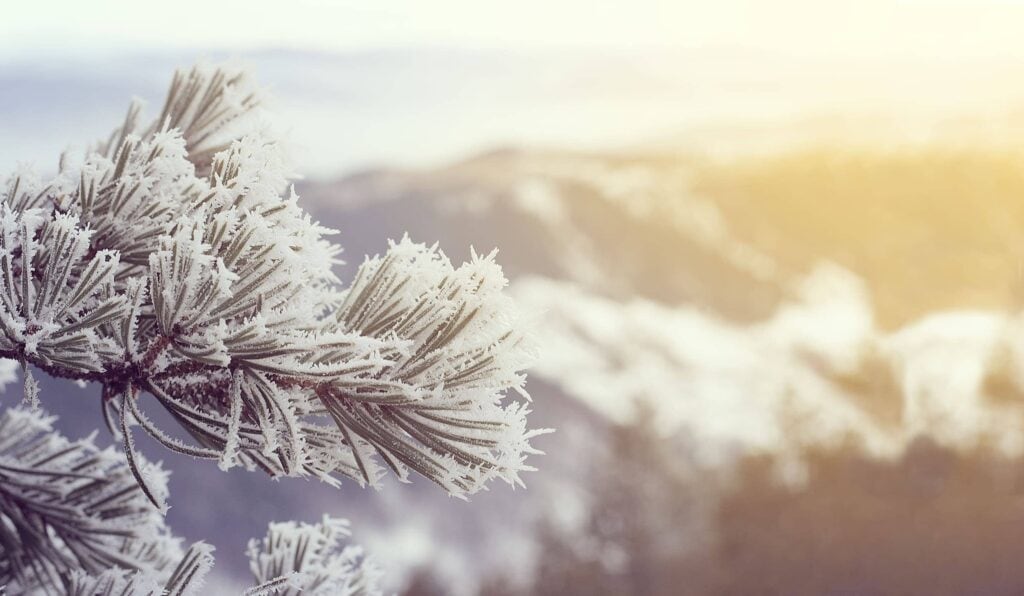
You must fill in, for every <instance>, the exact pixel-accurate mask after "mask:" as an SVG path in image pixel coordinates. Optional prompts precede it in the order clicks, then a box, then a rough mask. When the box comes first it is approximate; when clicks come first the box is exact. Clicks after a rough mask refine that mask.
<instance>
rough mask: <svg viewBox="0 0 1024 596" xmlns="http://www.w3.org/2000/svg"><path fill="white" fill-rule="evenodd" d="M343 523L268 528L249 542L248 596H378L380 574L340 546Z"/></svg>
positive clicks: (356, 551) (345, 529)
mask: <svg viewBox="0 0 1024 596" xmlns="http://www.w3.org/2000/svg"><path fill="white" fill-rule="evenodd" d="M349 535H350V532H349V529H348V521H347V520H344V519H338V518H332V517H330V516H324V518H323V520H322V521H321V522H320V523H318V524H297V523H295V522H287V523H275V524H270V528H269V529H268V531H267V536H266V537H265V538H264V539H263V540H260V541H258V540H252V541H250V542H249V551H248V554H249V561H250V563H249V565H250V568H251V569H252V573H253V575H254V576H255V578H256V581H257V582H258V584H257V585H256V586H254V587H253V588H252V589H250V590H248V591H247V592H246V594H247V595H248V596H257V595H263V594H281V595H283V596H298V595H299V594H311V595H317V594H319V595H323V596H327V595H330V596H371V595H375V594H381V593H382V592H381V589H380V586H379V583H378V582H379V580H380V575H381V573H380V570H379V569H378V568H377V566H376V565H375V564H374V563H373V562H372V561H370V560H368V559H367V558H366V557H365V556H364V555H363V551H362V549H361V548H359V547H357V546H351V545H349V546H343V545H342V540H344V539H346V538H348V537H349Z"/></svg>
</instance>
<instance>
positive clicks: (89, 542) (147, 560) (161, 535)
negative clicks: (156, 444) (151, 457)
mask: <svg viewBox="0 0 1024 596" xmlns="http://www.w3.org/2000/svg"><path fill="white" fill-rule="evenodd" d="M52 422H53V419H52V418H49V417H46V416H44V415H42V414H40V413H38V412H34V411H29V410H22V409H17V408H10V409H7V410H6V411H4V413H3V415H2V416H0V585H6V586H7V589H8V593H11V594H20V593H42V594H62V593H64V588H63V586H64V582H65V581H66V580H67V578H68V577H69V576H70V575H71V573H72V572H78V573H86V574H99V573H101V572H103V571H105V570H107V569H110V568H112V567H118V568H121V569H124V570H134V571H141V572H145V573H147V574H149V575H151V576H153V577H155V578H157V579H162V578H166V577H167V575H168V574H169V573H170V571H171V568H173V565H174V562H175V561H176V560H177V559H179V558H180V557H181V547H180V541H179V540H178V539H176V538H174V537H173V536H171V534H170V532H169V531H168V529H167V527H166V526H165V525H164V518H163V516H162V515H160V514H159V513H158V512H157V511H155V510H154V509H153V507H152V506H151V505H150V504H149V503H148V502H147V500H146V497H145V496H144V495H143V494H142V491H141V490H140V488H139V486H138V485H137V484H136V482H135V479H134V478H133V477H132V473H131V472H130V471H129V469H128V466H127V464H126V463H125V461H124V458H123V457H121V456H120V455H119V454H118V453H116V452H114V451H113V450H110V449H106V450H101V449H97V448H96V447H95V446H94V445H93V443H92V441H91V440H90V439H87V440H83V441H76V442H71V441H68V440H67V439H65V438H63V437H61V436H60V435H59V434H57V433H55V432H53V430H52ZM138 465H139V467H140V468H142V469H143V470H145V471H146V473H147V474H148V475H149V478H150V485H151V486H152V488H153V490H155V491H157V493H158V494H160V495H163V494H165V493H166V490H167V486H166V475H165V474H164V473H163V472H161V471H160V470H159V469H158V468H155V467H154V466H152V465H151V464H148V463H146V462H145V461H141V460H140V461H139V462H138Z"/></svg>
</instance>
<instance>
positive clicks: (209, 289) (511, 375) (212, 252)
mask: <svg viewBox="0 0 1024 596" xmlns="http://www.w3.org/2000/svg"><path fill="white" fill-rule="evenodd" d="M258 105H259V93H258V92H257V91H256V90H255V87H254V86H253V85H252V83H251V82H250V81H249V79H248V78H247V77H246V76H245V75H244V74H242V73H240V72H234V71H229V70H225V69H221V68H209V67H197V68H194V69H192V70H190V71H187V72H185V71H182V72H179V73H178V74H177V75H175V78H174V81H173V83H172V85H171V89H170V91H169V93H168V96H167V99H166V102H165V104H164V106H163V108H162V109H161V111H160V115H159V117H158V118H157V119H156V120H155V121H154V122H152V123H151V124H149V125H147V126H141V125H140V124H139V121H140V114H141V107H140V106H139V105H138V104H132V106H131V108H130V109H129V111H128V115H127V116H126V118H125V120H124V123H123V124H122V125H121V126H120V127H119V128H117V129H115V131H114V132H113V133H112V134H111V136H110V138H109V139H108V140H107V141H106V142H104V143H101V144H99V145H97V146H96V147H95V148H94V149H93V150H91V151H90V152H88V153H87V154H86V155H85V156H84V157H83V159H82V160H81V164H80V165H77V166H71V165H68V164H69V162H70V161H71V160H69V159H62V160H61V162H62V167H61V171H60V172H59V173H58V175H57V176H56V177H55V178H54V179H52V180H50V181H47V182H43V181H41V180H39V179H37V178H35V177H33V176H31V175H30V174H26V173H19V174H16V175H14V176H12V177H11V178H10V180H9V181H8V183H7V186H6V192H4V194H3V196H2V199H3V200H2V204H0V332H2V333H0V356H5V357H8V358H13V359H15V360H18V361H20V362H21V363H22V364H23V366H25V367H26V368H28V369H29V370H30V369H31V368H33V367H35V368H38V369H41V370H42V371H44V372H46V373H48V374H51V375H55V376H60V377H67V378H73V379H81V380H90V381H97V382H99V383H101V384H102V386H103V388H104V390H103V404H104V408H105V410H107V412H108V414H109V418H110V420H120V424H117V423H112V424H111V426H113V427H117V426H120V427H123V428H122V430H123V431H124V432H123V434H124V442H125V449H126V451H127V452H128V455H129V456H131V455H132V450H133V445H132V438H131V431H130V427H132V426H134V425H136V424H137V425H139V426H141V427H142V428H143V429H144V431H145V432H147V433H149V434H151V435H153V436H154V437H155V438H156V439H157V440H158V441H160V442H161V443H162V444H164V445H165V446H167V447H168V448H170V449H173V450H175V451H179V452H182V453H186V454H189V455H192V456H195V457H199V458H205V459H213V460H217V461H218V462H219V463H220V465H221V467H222V468H225V469H226V468H229V467H231V466H234V465H238V464H241V465H244V466H247V467H249V468H260V469H263V470H265V471H266V472H267V473H269V474H271V475H274V476H307V475H309V476H315V477H318V478H320V479H322V480H324V481H326V482H329V483H337V481H338V477H340V476H347V477H350V478H354V479H356V480H357V481H359V482H360V483H365V484H371V485H375V484H376V483H377V481H378V479H379V478H380V476H381V473H382V470H383V469H385V468H390V469H392V470H394V471H395V472H396V473H397V474H398V476H399V477H400V478H401V479H403V480H405V479H407V478H408V474H409V471H414V472H416V473H418V474H420V475H422V476H425V477H427V478H429V479H431V480H433V481H435V482H436V483H438V484H439V485H441V486H442V487H444V488H445V489H446V490H448V491H449V492H451V493H452V494H455V495H463V494H468V493H472V492H474V491H476V490H478V489H480V488H482V487H483V486H484V485H485V484H486V483H487V481H489V480H491V479H493V478H502V479H504V480H506V481H509V482H512V483H517V482H519V476H518V474H519V472H521V471H523V470H529V469H530V468H529V467H528V466H527V465H526V464H525V462H524V460H525V456H526V455H527V454H529V453H535V451H534V450H533V449H532V448H531V447H530V445H529V439H530V438H531V437H533V436H534V435H536V434H537V431H530V430H528V429H527V426H526V420H525V417H526V414H527V412H528V410H527V408H526V407H525V405H524V404H523V403H522V402H517V401H507V400H506V398H505V392H506V390H508V389H515V390H518V391H520V392H521V391H522V389H523V384H524V381H525V378H524V376H523V375H522V374H521V372H520V371H522V369H523V368H524V367H525V366H527V365H528V363H529V362H530V360H531V358H532V356H533V347H532V344H531V343H530V341H529V338H528V335H526V334H525V333H524V332H523V322H522V320H521V319H520V317H519V316H518V315H517V314H516V310H515V307H514V305H513V304H512V303H511V302H510V301H509V299H508V298H507V297H506V296H505V295H504V294H503V293H502V289H503V287H504V285H505V279H504V277H503V275H502V274H501V269H500V268H499V267H498V266H497V265H496V264H495V262H494V260H493V256H488V257H484V258H481V257H476V256H474V258H473V260H472V261H471V262H470V263H467V264H464V265H462V266H460V267H454V266H453V265H452V264H451V263H450V262H449V261H448V259H447V258H445V257H444V256H443V254H441V253H440V252H439V251H438V250H437V249H436V248H427V247H425V246H423V245H418V244H414V243H412V242H411V241H409V240H408V239H403V240H402V241H400V242H398V243H394V244H392V246H391V248H390V250H389V251H388V252H387V254H386V255H385V256H383V257H378V258H373V259H368V260H367V261H366V263H365V264H364V265H363V267H362V268H361V269H360V271H359V274H358V277H357V279H356V280H355V282H354V283H353V284H352V286H351V287H350V288H348V289H347V290H344V289H343V288H342V286H341V285H340V283H339V280H338V279H337V278H336V277H335V275H334V273H333V271H332V266H333V265H334V264H335V263H337V262H338V261H337V257H338V254H339V253H340V250H341V249H340V248H339V247H338V246H337V245H335V244H333V243H332V242H331V241H329V240H328V239H327V236H328V234H330V233H331V231H330V230H327V229H325V228H323V227H322V226H320V225H319V224H317V223H316V222H314V221H313V220H312V219H311V218H310V216H309V215H308V214H306V213H304V212H303V210H302V209H301V208H300V207H299V205H298V197H297V196H296V195H295V193H294V191H292V190H290V189H289V186H288V176H287V170H286V166H285V163H286V160H285V158H284V156H283V155H282V152H281V149H280V147H279V146H278V144H277V143H275V142H274V140H273V139H270V138H267V137H266V135H265V134H264V132H263V131H262V129H261V128H260V127H259V126H258V122H257V120H258V117H257V113H256V108H257V106H258ZM31 378H32V377H31V376H30V375H26V382H27V383H29V382H30V381H29V379H31ZM33 395H34V393H33ZM146 395H149V396H151V397H152V401H154V402H155V403H156V404H159V406H161V407H163V408H164V409H166V410H167V411H168V412H169V413H170V414H171V415H172V417H173V418H174V419H175V420H176V421H177V422H178V423H179V424H180V425H181V427H183V428H184V430H185V431H186V435H187V436H188V437H189V440H187V441H185V440H182V439H181V437H180V436H178V435H179V434H180V433H175V432H173V431H168V430H167V429H163V428H158V427H157V426H156V425H155V424H154V423H152V422H151V421H150V420H149V418H148V417H147V415H146V414H145V409H146V406H145V405H144V402H148V401H150V399H149V398H146V397H145V396H146ZM524 395H525V394H524ZM378 458H379V460H380V461H382V462H383V464H384V467H382V466H380V464H379V463H378ZM129 459H134V458H131V457H130V458H129ZM147 492H151V491H147Z"/></svg>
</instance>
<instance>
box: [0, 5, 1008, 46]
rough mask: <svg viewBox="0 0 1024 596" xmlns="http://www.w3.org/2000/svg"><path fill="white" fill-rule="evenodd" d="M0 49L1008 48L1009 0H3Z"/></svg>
mask: <svg viewBox="0 0 1024 596" xmlns="http://www.w3.org/2000/svg"><path fill="white" fill-rule="evenodd" d="M6 4H7V5H6V6H5V7H4V10H3V17H2V22H0V52H2V53H3V55H6V56H12V55H13V56H17V55H20V54H25V53H30V52H31V53H37V52H40V51H43V52H55V53H71V52H77V51H80V50H83V49H84V50H96V49H99V50H103V49H107V50H120V49H123V48H125V47H134V48H140V47H143V48H160V47H167V46H173V47H189V48H195V47H203V48H209V47H216V48H224V49H244V48H253V47H265V46H276V47H298V48H317V49H350V48H367V47H388V46H409V45H438V46H462V47H481V46H484V47H499V48H533V47H547V46H562V47H566V46H567V47H612V48H622V47H636V46H667V47H683V48H686V47H695V46H696V47H700V46H707V45H713V46H742V47H755V48H764V49H766V50H772V51H777V52H800V53H806V52H815V53H821V54H824V55H840V56H855V57H860V56H887V55H892V54H902V55H911V56H913V55H940V56H966V57H976V56H984V57H988V56H1015V57H1016V56H1021V57H1024V41H1022V39H1021V37H1022V36H1020V35H1019V32H1020V31H1021V26H1022V25H1024V2H1020V1H1011V0H902V1H898V0H888V1H883V0H857V1H848V2H847V1H828V0H776V1H765V0H761V1H758V0H715V1H709V0H697V1H692V0H518V1H516V2H507V1H505V2H492V1H487V0H431V1H424V0H372V1H371V0H366V1H362V2H356V1H352V0H289V1H282V0H245V1H239V0H226V1H217V0H167V1H163V2H144V1H141V0H90V1H83V0H66V1H63V2H53V1H50V2H47V1H19V2H13V1H11V2H7V3H6Z"/></svg>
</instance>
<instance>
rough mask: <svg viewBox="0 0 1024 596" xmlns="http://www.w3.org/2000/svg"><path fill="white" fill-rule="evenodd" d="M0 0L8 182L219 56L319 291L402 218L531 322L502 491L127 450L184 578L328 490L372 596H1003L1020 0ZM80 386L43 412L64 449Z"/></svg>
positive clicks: (48, 396) (1007, 557)
mask: <svg viewBox="0 0 1024 596" xmlns="http://www.w3.org/2000/svg"><path fill="white" fill-rule="evenodd" d="M0 15H2V18H0V171H3V172H4V173H5V174H6V173H7V172H10V171H12V170H13V169H14V168H16V167H18V166H19V164H21V163H28V164H31V165H32V167H34V168H35V169H36V170H38V171H39V172H40V173H47V172H50V171H53V170H54V169H55V168H56V163H57V158H58V156H59V155H60V153H61V151H62V150H64V149H65V148H66V147H68V146H71V147H72V148H78V149H81V148H83V147H85V146H86V145H87V144H88V143H90V142H92V141H93V140H95V139H97V138H100V137H102V136H104V135H105V134H106V133H107V132H108V131H109V130H110V129H111V128H112V127H113V126H115V125H117V124H118V123H119V122H120V118H121V117H122V116H123V113H124V110H125V109H126V108H127V105H128V101H129V100H130V99H131V97H133V96H140V97H142V98H144V99H146V100H148V102H149V105H150V106H151V108H152V110H156V109H158V106H159V103H160V101H161V100H162V94H163V92H164V89H165V88H166V85H167V83H168V82H169V80H170V77H171V74H172V72H173V70H174V69H175V68H176V67H181V66H188V65H190V64H192V63H194V62H195V61H197V60H211V61H219V60H234V61H236V62H240V63H242V64H245V65H247V66H249V67H250V68H251V69H252V70H253V71H254V72H255V74H256V76H257V78H258V79H259V80H260V81H262V82H263V83H265V84H266V85H267V86H268V87H269V88H270V91H271V94H272V97H273V101H272V102H271V103H270V105H269V106H268V107H269V113H268V115H267V116H266V117H267V121H268V124H267V125H268V126H271V127H274V128H276V129H277V130H279V131H281V132H282V134H283V135H284V136H285V138H286V139H287V142H288V145H289V148H290V151H291V154H292V156H293V159H294V167H295V170H296V171H297V172H298V173H301V174H303V175H304V178H303V179H302V180H300V181H298V182H297V189H298V192H299V194H300V195H301V196H302V197H303V201H304V206H305V207H306V209H308V210H310V211H311V212H313V213H314V215H315V216H316V217H317V218H319V219H320V221H321V222H322V223H324V224H326V225H328V226H329V227H332V228H335V229H337V230H338V231H339V233H338V236H337V240H338V242H340V243H341V244H342V245H343V246H344V247H345V250H346V252H345V256H346V260H347V261H348V264H347V265H345V266H344V268H343V271H342V272H341V273H342V276H343V279H350V278H351V274H352V272H353V270H354V268H355V266H357V265H358V264H359V263H360V262H361V260H362V258H363V255H365V254H376V253H380V252H382V251H384V250H385V249H386V246H387V239H388V238H397V237H400V236H401V235H402V234H403V233H404V232H408V233H409V234H410V235H411V236H412V237H413V239H415V240H418V241H424V242H428V243H432V242H434V241H438V242H439V243H440V246H441V247H442V248H443V249H444V250H445V252H446V253H448V254H449V255H450V256H452V257H453V258H454V259H456V260H461V259H463V258H465V257H466V256H467V255H468V254H469V247H470V246H474V247H475V248H476V249H477V250H478V251H485V252H486V251H488V250H490V249H491V248H493V247H498V248H500V253H499V257H498V260H499V262H500V263H501V264H502V265H503V266H504V267H505V270H506V273H507V274H508V276H509V278H510V280H511V292H512V293H513V294H514V295H515V297H516V298H517V299H518V300H519V301H520V302H521V303H522V304H523V305H524V306H525V307H526V308H527V309H528V310H530V311H532V312H534V313H537V318H538V328H539V333H538V335H539V337H540V338H541V340H542V358H541V360H540V362H539V364H538V365H537V367H536V368H535V369H534V370H533V371H532V375H531V377H530V383H529V389H530V392H531V394H532V396H533V399H534V404H533V409H534V415H533V418H532V419H533V421H534V422H533V424H534V425H536V426H552V427H556V428H557V429H558V432H557V433H556V434H553V435H549V436H545V437H542V438H541V439H538V440H537V441H536V444H537V445H538V446H539V447H540V448H541V449H543V450H544V451H546V453H547V455H545V456H543V457H539V458H536V460H535V461H534V463H535V465H536V466H537V467H538V468H539V471H537V472H534V473H531V474H529V475H528V477H527V479H526V480H527V484H528V489H527V490H525V491H524V490H515V491H513V490H512V489H511V488H509V487H506V486H493V487H492V488H491V490H490V491H488V492H486V493H482V494H480V495H478V496H476V497H474V498H473V499H472V500H471V501H470V502H462V501H458V500H455V499H451V498H448V497H446V496H445V495H443V494H441V493H440V492H439V491H438V490H436V489H435V487H433V486H432V485H430V484H429V483H427V482H425V481H417V482H414V483H413V484H411V485H399V484H397V483H395V482H388V483H387V486H385V487H384V489H383V490H381V491H380V492H373V491H369V490H362V489H360V488H359V487H358V486H356V485H355V484H354V483H346V484H345V485H344V486H343V487H342V488H341V489H340V490H335V489H331V488H329V487H326V486H322V485H319V484H317V483H314V482H304V481H297V480H287V481H279V482H274V481H271V480H269V479H267V478H266V477H264V476H263V475H261V474H250V473H246V472H244V471H233V472H231V473H229V474H224V473H221V472H220V471H219V470H217V469H216V468H215V467H214V466H213V465H207V464H205V463H194V462H192V461H190V460H188V459H187V458H183V457H177V456H175V455H174V454H171V453H168V452H166V451H165V450H162V449H160V448H159V446H157V445H155V444H153V443H151V442H150V443H147V444H144V445H143V446H142V448H143V450H144V451H145V452H146V453H148V454H149V455H150V457H152V458H154V459H162V460H163V461H164V463H165V465H166V466H167V467H169V468H170V469H172V470H173V475H172V478H171V501H170V503H171V505H172V509H171V511H170V513H169V518H170V523H171V525H172V527H173V528H174V529H175V530H176V531H177V532H178V533H179V534H181V535H183V536H185V537H186V538H187V539H188V540H198V539H205V540H208V541H211V542H212V543H213V544H215V546H217V548H218V563H217V567H216V569H215V574H216V577H215V579H214V581H213V584H212V587H211V590H213V592H211V593H221V592H223V593H232V590H235V589H236V587H237V586H238V585H241V582H242V581H243V580H244V578H245V577H246V573H247V569H246V567H245V565H246V563H245V558H244V556H243V549H244V545H245V542H246V541H247V540H248V539H249V538H251V537H255V536H259V535H262V533H263V528H264V527H265V524H266V523H267V522H268V521H271V520H284V519H297V520H301V521H314V520H317V519H319V518H320V516H321V515H322V514H323V513H330V514H333V515H342V516H345V517H348V518H350V519H351V520H352V525H353V530H354V533H355V538H356V540H357V541H359V542H361V543H362V544H364V545H365V546H366V547H367V549H368V550H369V551H370V552H371V553H372V554H373V555H374V556H375V557H376V558H377V559H378V560H379V561H381V563H382V564H383V566H384V567H385V570H386V573H387V578H388V580H387V581H388V586H389V589H390V590H393V591H394V592H396V593H399V594H409V595H428V594H465V595H471V594H478V593H479V594H487V595H516V594H559V595H566V594H588V595H602V594H641V595H646V594H650V595H662V594H698V595H703V594H785V595H789V594H912V593H913V594H979V595H980V594H986V595H987V594H1020V593H1024V565H1021V563H1020V560H1021V557H1022V556H1024V460H1022V456H1024V317H1022V314H1021V313H1022V307H1024V275H1022V271H1024V135H1022V133H1024V77H1022V76H1021V72H1022V70H1024V36H1021V35H1020V30H1021V26H1022V25H1024V3H1017V2H1014V1H1012V0H932V1H927V2H926V1H924V0H903V1H896V0H893V1H881V0H861V1H858V2H843V1H838V0H837V1H820V0H819V1H811V0H781V1H776V2H771V3H766V2H755V1H754V0H721V1H719V2H714V3H711V2H691V1H688V0H675V1H668V0H664V1H663V0H631V1H629V2H626V1H618V0H616V1H611V0H609V1H606V2H592V1H587V0H545V1H541V0H521V1H519V2H515V3H492V2H480V1H475V2H471V1H468V0H440V1H436V2H431V3H421V2H414V1H412V0H379V1H376V2H346V1H330V0H299V1H293V2H287V3H283V2H262V1H250V2H213V1H202V2H200V1H197V0H178V1H177V2H174V3H165V4H148V3H141V2H133V1H130V0H112V1H106V2H104V1H97V2H71V1H68V2H65V3H55V2H43V1H40V2H30V3H18V4H17V5H12V6H5V7H4V8H3V9H2V11H0ZM152 110H151V112H150V115H153V114H152ZM18 390H19V389H18V388H17V387H15V386H12V387H11V388H9V389H8V391H7V394H6V395H4V396H3V401H4V402H5V403H6V404H11V403H15V402H16V401H17V399H18V395H17V392H18ZM97 397H98V391H96V390H95V389H93V388H87V389H84V390H83V389H80V388H77V387H75V386H73V385H64V384H61V383H59V382H56V381H51V382H49V383H48V384H45V385H44V387H43V395H42V401H43V404H44V406H45V407H47V408H48V409H50V410H51V411H53V412H54V413H57V414H59V415H61V425H62V428H63V429H64V430H65V431H66V432H67V433H68V434H70V435H71V436H73V437H79V436H84V435H86V434H88V433H89V432H91V431H92V430H94V429H96V428H98V427H100V426H101V421H100V415H99V407H98V399H97ZM99 440H100V441H103V442H109V437H107V436H106V434H105V432H101V433H100V435H99ZM140 440H141V439H140Z"/></svg>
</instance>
